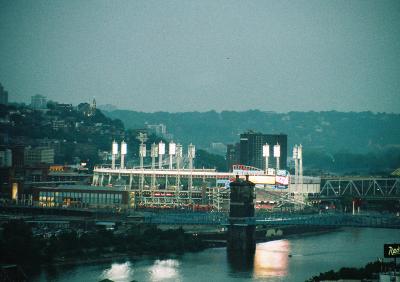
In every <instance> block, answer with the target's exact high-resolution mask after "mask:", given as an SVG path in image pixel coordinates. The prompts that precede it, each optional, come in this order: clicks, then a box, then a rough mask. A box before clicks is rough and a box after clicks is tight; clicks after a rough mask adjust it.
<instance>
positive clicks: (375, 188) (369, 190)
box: [318, 176, 400, 200]
mask: <svg viewBox="0 0 400 282" xmlns="http://www.w3.org/2000/svg"><path fill="white" fill-rule="evenodd" d="M318 196H319V197H320V198H330V199H334V198H340V197H345V196H352V197H357V198H360V199H366V200H369V199H370V200H400V178H382V177H343V176H341V177H337V178H334V177H330V178H322V179H321V191H320V195H318Z"/></svg>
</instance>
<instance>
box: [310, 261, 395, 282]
mask: <svg viewBox="0 0 400 282" xmlns="http://www.w3.org/2000/svg"><path fill="white" fill-rule="evenodd" d="M399 270H400V268H399V266H398V265H395V264H394V262H384V261H382V260H377V261H374V262H370V263H367V264H366V265H365V266H364V267H361V268H355V267H342V268H340V269H339V270H338V271H334V270H330V271H327V272H324V273H320V274H319V275H318V276H314V277H312V278H310V279H309V280H307V281H306V282H319V281H325V280H329V281H337V280H339V279H352V280H355V279H357V280H358V281H362V280H364V279H374V280H375V281H378V280H379V278H380V276H381V277H382V276H385V277H387V278H388V279H385V280H384V281H394V280H391V279H390V278H391V277H398V278H397V279H400V274H399ZM395 273H397V276H396V274H395ZM357 280H356V281H357ZM396 281H397V280H396Z"/></svg>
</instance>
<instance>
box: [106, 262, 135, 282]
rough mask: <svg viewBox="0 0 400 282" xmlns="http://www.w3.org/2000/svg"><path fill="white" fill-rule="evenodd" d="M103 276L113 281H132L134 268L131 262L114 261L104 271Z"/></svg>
mask: <svg viewBox="0 0 400 282" xmlns="http://www.w3.org/2000/svg"><path fill="white" fill-rule="evenodd" d="M102 277H103V278H104V279H110V280H112V281H116V282H118V281H130V280H132V279H133V268H132V266H131V263H130V262H125V263H113V264H112V265H111V268H109V269H106V270H104V271H103V274H102Z"/></svg>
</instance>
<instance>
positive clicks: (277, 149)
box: [274, 143, 281, 173]
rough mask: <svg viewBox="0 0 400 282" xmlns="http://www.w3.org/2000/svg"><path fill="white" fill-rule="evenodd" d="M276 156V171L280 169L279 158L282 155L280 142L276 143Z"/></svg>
mask: <svg viewBox="0 0 400 282" xmlns="http://www.w3.org/2000/svg"><path fill="white" fill-rule="evenodd" d="M274 157H275V158H276V170H277V171H276V173H277V172H278V170H279V158H280V157H281V145H279V143H276V145H274Z"/></svg>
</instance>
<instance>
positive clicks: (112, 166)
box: [111, 140, 118, 169]
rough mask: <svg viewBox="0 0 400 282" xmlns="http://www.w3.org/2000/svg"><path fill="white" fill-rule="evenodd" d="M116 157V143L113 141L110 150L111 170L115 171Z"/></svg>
mask: <svg viewBox="0 0 400 282" xmlns="http://www.w3.org/2000/svg"><path fill="white" fill-rule="evenodd" d="M117 155H118V143H117V142H115V140H114V141H113V142H112V149H111V168H112V169H115V159H116V157H117Z"/></svg>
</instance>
